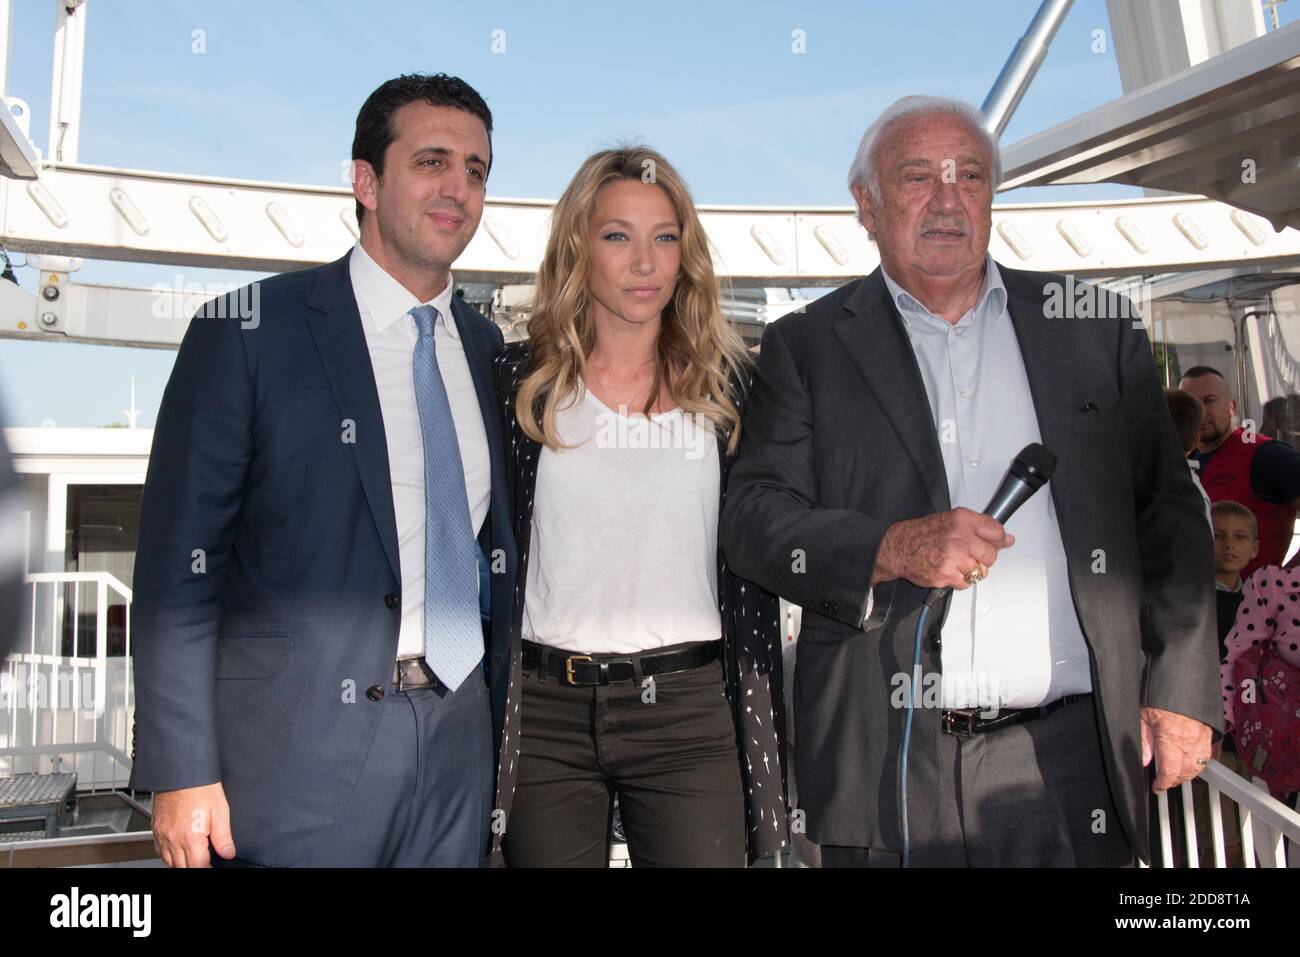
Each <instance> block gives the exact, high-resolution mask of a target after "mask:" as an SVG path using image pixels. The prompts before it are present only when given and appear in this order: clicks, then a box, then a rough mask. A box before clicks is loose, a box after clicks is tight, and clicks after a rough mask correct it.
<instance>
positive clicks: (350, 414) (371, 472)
mask: <svg viewBox="0 0 1300 957" xmlns="http://www.w3.org/2000/svg"><path fill="white" fill-rule="evenodd" d="M348 255H351V254H350V253H349V254H348ZM348 255H345V256H344V257H343V258H342V259H338V260H336V261H334V262H332V263H330V264H328V265H326V266H323V267H321V270H320V272H319V274H318V275H317V279H316V286H315V288H314V289H313V290H312V294H311V298H310V299H309V300H308V301H307V307H308V308H309V309H311V310H312V311H313V312H314V315H311V316H309V317H308V322H307V328H308V329H309V330H310V331H311V334H312V338H313V339H315V341H316V349H317V351H318V352H319V353H320V358H321V363H322V364H323V365H324V367H325V375H326V377H327V378H328V379H329V383H330V389H331V390H332V391H333V393H334V401H335V403H336V404H337V405H338V411H339V416H340V419H341V420H342V419H351V420H352V421H353V422H355V423H356V429H355V439H356V440H355V441H354V442H352V443H351V445H352V455H353V458H354V459H355V461H356V465H357V472H358V473H359V474H360V476H361V487H362V489H363V490H364V491H365V495H366V502H367V503H368V504H369V506H370V514H371V516H372V517H373V518H374V521H375V528H376V529H377V530H378V532H379V540H380V541H381V542H382V543H383V546H384V554H385V555H387V556H388V564H389V566H391V568H392V570H393V576H394V577H395V578H396V579H397V580H398V581H399V582H400V581H401V580H402V571H401V565H400V563H399V559H398V551H397V518H396V516H395V515H394V512H393V482H392V477H391V475H390V474H389V471H388V440H387V438H386V436H385V433H384V417H383V413H382V412H381V410H380V407H379V388H378V386H377V385H376V384H375V373H374V369H373V368H372V367H371V364H370V349H369V347H368V346H367V344H366V334H365V330H364V329H362V327H361V313H360V312H359V311H358V309H357V298H356V295H355V293H354V292H353V291H352V277H351V275H350V274H349V272H348ZM340 428H342V426H340Z"/></svg>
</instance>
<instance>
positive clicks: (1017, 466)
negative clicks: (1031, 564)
mask: <svg viewBox="0 0 1300 957" xmlns="http://www.w3.org/2000/svg"><path fill="white" fill-rule="evenodd" d="M1055 471H1056V456H1055V455H1054V454H1053V453H1052V452H1051V450H1049V449H1047V448H1045V447H1043V446H1042V445H1039V444H1038V443H1037V442H1034V443H1033V444H1032V445H1026V446H1025V447H1024V448H1023V449H1021V450H1020V454H1019V455H1017V456H1016V457H1015V459H1014V460H1013V461H1012V462H1011V467H1010V468H1008V469H1007V474H1006V475H1004V476H1003V477H1002V484H1001V485H999V486H998V490H997V491H996V492H995V493H994V494H993V497H992V498H991V499H989V503H988V505H986V506H985V507H984V514H985V515H988V516H989V517H990V518H994V519H996V520H997V521H999V522H1001V523H1002V524H1004V525H1005V524H1006V522H1007V519H1009V518H1010V517H1011V516H1012V515H1014V514H1015V513H1016V509H1018V508H1020V506H1021V505H1024V504H1025V502H1027V501H1028V500H1029V497H1030V496H1031V495H1033V494H1034V493H1035V492H1037V491H1038V490H1039V489H1040V488H1042V487H1043V486H1044V485H1046V484H1047V483H1048V481H1050V480H1051V478H1052V473H1053V472H1055Z"/></svg>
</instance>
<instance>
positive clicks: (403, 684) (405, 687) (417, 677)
mask: <svg viewBox="0 0 1300 957" xmlns="http://www.w3.org/2000/svg"><path fill="white" fill-rule="evenodd" d="M440 683H441V682H439V681H438V676H437V675H435V674H434V673H433V669H432V668H430V667H429V663H428V662H427V661H425V660H424V656H423V655H415V656H414V657H411V658H398V659H397V661H396V662H395V663H394V664H393V688H394V690H396V691H414V690H415V689H416V688H436V687H438V685H439V684H440Z"/></svg>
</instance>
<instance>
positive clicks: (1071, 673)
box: [881, 256, 1092, 709]
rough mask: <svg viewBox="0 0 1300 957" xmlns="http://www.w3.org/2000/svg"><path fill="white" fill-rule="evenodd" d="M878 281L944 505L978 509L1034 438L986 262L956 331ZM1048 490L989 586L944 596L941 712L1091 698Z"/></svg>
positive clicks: (1020, 365)
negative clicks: (935, 458)
mask: <svg viewBox="0 0 1300 957" xmlns="http://www.w3.org/2000/svg"><path fill="white" fill-rule="evenodd" d="M881 271H882V273H884V267H883V266H882V267H881ZM884 279H885V285H886V286H887V287H888V289H889V293H890V296H891V297H892V298H893V301H894V304H895V305H896V306H897V307H898V311H899V313H900V315H901V316H902V318H903V326H904V329H905V330H906V333H907V338H908V341H910V342H911V344H912V351H913V353H914V354H915V355H916V362H917V365H918V366H919V367H920V369H921V379H922V381H923V382H924V383H925V391H926V397H927V398H928V400H929V402H930V413H931V415H932V416H933V420H934V423H935V428H936V433H937V437H938V439H939V449H940V451H941V452H942V453H943V466H944V472H945V473H946V475H947V479H948V497H949V501H950V502H951V504H952V507H953V508H957V507H958V506H965V507H966V508H969V509H971V510H973V511H976V512H982V511H983V510H984V508H985V506H987V505H988V502H989V499H991V498H992V497H993V494H994V493H995V492H996V491H997V488H998V486H999V485H1000V484H1001V482H1002V478H1003V476H1004V475H1005V474H1006V470H1007V467H1008V466H1009V465H1010V464H1011V461H1012V460H1013V459H1014V458H1015V456H1016V454H1017V453H1018V452H1019V451H1020V450H1021V449H1023V448H1024V447H1025V446H1026V445H1028V444H1030V443H1031V442H1041V441H1042V438H1041V436H1040V434H1039V431H1038V419H1037V417H1036V415H1035V412H1034V400H1033V396H1032V395H1031V394H1030V391H1029V379H1028V377H1027V376H1026V374H1025V364H1024V359H1023V358H1022V356H1021V354H1020V343H1019V340H1018V339H1017V338H1016V330H1015V326H1014V325H1013V324H1012V322H1011V316H1010V314H1009V313H1008V312H1007V291H1006V287H1005V286H1004V285H1003V284H1002V276H1001V274H1000V273H999V271H998V267H997V264H996V263H995V262H994V261H993V257H992V256H989V257H988V259H987V265H986V267H985V273H984V285H983V287H982V288H981V290H980V294H979V298H978V299H977V300H976V303H975V306H974V308H972V309H971V310H970V311H969V312H967V313H966V314H965V315H964V316H962V317H961V319H960V320H958V321H957V323H956V324H952V323H949V322H946V321H944V320H943V319H941V318H939V317H938V316H936V315H934V314H933V313H932V312H930V310H929V309H927V308H926V307H925V306H924V305H922V304H921V303H920V302H919V301H918V300H917V299H915V298H914V297H913V296H912V295H911V294H910V293H908V292H907V291H906V290H904V289H903V288H902V287H901V286H899V285H898V283H896V282H895V281H894V280H893V279H892V278H891V277H890V276H889V274H888V273H884ZM1050 491H1051V489H1050V485H1049V486H1048V487H1046V488H1044V489H1043V490H1042V491H1040V492H1039V493H1038V494H1037V495H1034V496H1033V497H1032V498H1030V499H1029V501H1027V502H1026V503H1025V504H1024V505H1022V506H1021V507H1020V509H1019V511H1017V512H1016V513H1015V515H1013V516H1012V517H1011V519H1010V520H1009V521H1008V522H1007V524H1006V528H1007V531H1009V532H1010V533H1011V534H1012V535H1014V536H1015V539H1016V543H1015V544H1014V545H1013V546H1011V547H1010V548H1005V549H1003V550H1002V551H1000V552H999V553H998V557H997V562H996V563H995V564H994V565H993V566H992V567H991V569H990V571H989V576H988V578H986V579H985V580H984V581H982V582H980V583H979V584H978V585H974V586H972V587H971V588H967V589H964V590H961V591H954V592H953V594H952V601H951V604H950V606H949V609H948V618H947V620H946V621H945V623H944V626H943V632H942V639H943V643H942V648H941V651H940V661H941V667H942V670H943V682H942V686H943V696H942V697H943V707H945V708H975V707H978V708H983V709H993V708H996V707H1008V708H1028V707H1035V706H1037V705H1042V704H1046V703H1048V702H1050V701H1054V700H1055V699H1057V698H1060V697H1062V696H1064V695H1068V694H1079V693H1083V692H1088V691H1091V690H1092V677H1091V671H1090V668H1089V661H1088V648H1087V645H1086V643H1085V641H1084V637H1083V631H1082V629H1081V628H1080V625H1079V619H1078V615H1077V614H1076V612H1075V608H1074V599H1073V597H1072V596H1071V594H1070V581H1069V576H1068V574H1067V570H1066V562H1065V548H1064V546H1063V545H1062V543H1061V530H1060V525H1059V523H1058V521H1057V517H1056V510H1055V506H1054V505H1053V504H1052V496H1051V494H1049V493H1050Z"/></svg>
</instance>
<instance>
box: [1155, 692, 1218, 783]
mask: <svg viewBox="0 0 1300 957" xmlns="http://www.w3.org/2000/svg"><path fill="white" fill-rule="evenodd" d="M1210 737H1211V735H1210V727H1209V725H1205V724H1201V722H1199V721H1197V720H1196V719H1195V718H1189V717H1187V716H1186V715H1183V714H1177V713H1175V712H1173V711H1165V710H1163V709H1161V708H1143V709H1142V766H1143V767H1146V766H1147V765H1148V764H1150V763H1151V758H1152V757H1153V756H1154V757H1155V759H1156V780H1155V784H1153V785H1152V788H1151V789H1152V790H1153V791H1167V790H1168V789H1169V788H1172V787H1177V786H1178V785H1180V784H1182V783H1183V782H1184V781H1190V780H1191V779H1192V778H1194V777H1196V775H1198V774H1200V773H1201V769H1202V768H1204V767H1205V765H1206V763H1207V762H1208V761H1209V760H1210Z"/></svg>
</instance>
